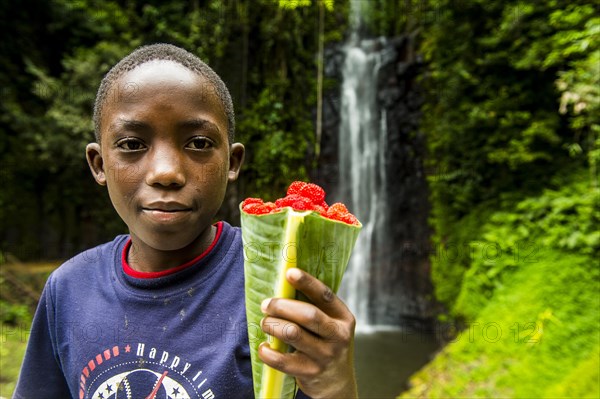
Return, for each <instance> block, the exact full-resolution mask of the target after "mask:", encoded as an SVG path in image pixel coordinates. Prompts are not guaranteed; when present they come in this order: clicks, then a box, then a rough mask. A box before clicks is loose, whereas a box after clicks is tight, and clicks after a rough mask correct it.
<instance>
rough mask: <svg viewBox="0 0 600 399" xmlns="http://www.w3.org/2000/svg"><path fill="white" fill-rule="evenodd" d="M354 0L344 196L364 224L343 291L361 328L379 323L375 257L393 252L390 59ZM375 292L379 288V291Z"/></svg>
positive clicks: (344, 99) (343, 120)
mask: <svg viewBox="0 0 600 399" xmlns="http://www.w3.org/2000/svg"><path fill="white" fill-rule="evenodd" d="M362 4H364V2H361V1H353V2H352V15H351V17H352V20H351V29H352V31H351V34H350V38H349V40H348V42H347V44H346V46H345V55H346V56H345V62H344V65H343V70H342V78H343V84H342V94H341V107H340V130H339V171H340V181H339V183H340V188H339V190H340V193H342V198H344V199H345V201H346V203H347V204H348V207H349V209H350V210H351V211H352V212H353V213H354V214H355V215H356V216H357V217H358V219H359V220H360V221H361V222H362V224H363V230H362V232H361V235H360V237H359V239H358V241H357V243H356V247H355V249H354V252H353V255H352V257H351V259H350V264H349V266H348V270H347V272H346V275H345V277H344V280H343V283H342V286H341V288H340V296H341V297H342V298H343V299H344V301H345V302H346V303H347V305H348V306H349V307H350V309H351V311H352V312H353V313H354V315H355V317H356V320H357V329H358V330H359V331H361V330H368V329H370V328H372V327H373V326H374V325H375V324H378V322H379V321H378V320H377V317H376V312H374V311H373V309H371V308H372V305H371V304H370V303H371V299H372V298H374V297H376V296H377V292H374V287H376V286H375V285H374V284H373V282H374V281H376V280H377V278H376V276H374V275H373V273H372V266H373V263H374V261H375V259H376V258H377V257H378V255H379V254H380V253H381V252H382V250H383V251H386V250H389V243H388V242H387V238H388V237H389V225H388V223H389V218H388V208H389V206H388V200H387V195H386V193H387V184H388V183H387V181H388V176H387V172H386V150H385V146H386V143H387V131H388V129H387V122H386V112H385V109H381V110H380V109H379V107H378V105H377V88H378V84H377V79H378V73H379V70H380V68H381V66H382V65H384V64H385V62H386V61H387V60H388V59H389V54H386V51H385V48H386V46H385V38H379V39H361V38H360V33H359V32H360V30H361V26H360V25H361V21H360V14H361V10H360V8H361V6H362ZM376 289H377V288H375V290H376Z"/></svg>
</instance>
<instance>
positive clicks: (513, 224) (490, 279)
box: [452, 173, 600, 320]
mask: <svg viewBox="0 0 600 399" xmlns="http://www.w3.org/2000/svg"><path fill="white" fill-rule="evenodd" d="M585 177H586V176H585V174H583V173H577V174H574V175H573V179H572V181H571V182H569V183H566V184H564V185H563V186H562V188H561V189H559V190H549V189H547V190H545V191H544V192H543V193H542V194H541V195H540V196H539V197H531V198H527V199H525V200H522V201H520V202H519V203H518V204H517V205H516V206H515V207H514V208H512V209H510V210H501V211H497V212H495V213H494V214H492V215H491V217H490V218H489V219H487V222H486V223H484V224H483V225H482V226H481V228H480V234H481V238H482V239H480V240H477V241H471V242H470V243H469V247H470V248H471V253H470V255H471V256H470V266H469V268H468V270H467V272H466V273H465V274H464V276H463V278H462V282H461V288H460V293H459V295H458V297H457V299H456V302H455V303H454V306H453V307H452V313H453V314H455V315H459V316H461V317H466V318H467V319H468V320H473V319H475V318H476V317H477V315H478V313H479V312H480V311H481V310H482V309H483V308H484V307H485V304H486V303H487V302H488V301H489V300H490V299H491V298H492V297H493V295H494V293H495V291H496V290H497V289H499V288H501V287H503V286H504V284H506V279H507V278H509V277H510V275H512V274H514V273H515V272H516V270H517V269H520V268H523V267H527V266H528V265H529V264H531V263H537V262H541V261H543V259H542V258H541V256H542V255H543V253H544V252H545V251H547V250H548V249H549V248H553V249H556V250H560V251H563V252H564V253H577V254H584V255H588V256H590V258H597V257H598V256H600V231H599V230H598V226H599V225H600V203H599V200H600V189H598V188H590V187H589V182H588V181H587V180H586V178H585Z"/></svg>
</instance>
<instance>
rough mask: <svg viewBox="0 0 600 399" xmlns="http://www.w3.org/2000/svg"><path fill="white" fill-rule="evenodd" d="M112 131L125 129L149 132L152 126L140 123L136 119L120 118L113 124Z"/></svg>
mask: <svg viewBox="0 0 600 399" xmlns="http://www.w3.org/2000/svg"><path fill="white" fill-rule="evenodd" d="M110 127H111V130H117V129H123V130H133V131H140V130H148V129H149V128H150V126H149V125H148V124H147V123H146V122H142V121H138V120H135V119H125V118H119V119H117V120H116V121H115V122H113V123H112V124H111V126H110Z"/></svg>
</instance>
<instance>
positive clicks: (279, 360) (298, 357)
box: [258, 342, 322, 378]
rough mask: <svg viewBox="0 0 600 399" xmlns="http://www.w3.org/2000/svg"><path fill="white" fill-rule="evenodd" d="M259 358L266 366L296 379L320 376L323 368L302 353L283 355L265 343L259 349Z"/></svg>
mask: <svg viewBox="0 0 600 399" xmlns="http://www.w3.org/2000/svg"><path fill="white" fill-rule="evenodd" d="M258 356H259V357H260V360H262V361H263V362H264V363H265V364H266V365H268V366H269V367H272V368H274V369H276V370H279V371H281V372H283V373H286V374H289V375H292V376H294V377H300V378H302V377H308V376H313V375H319V374H320V373H321V372H322V369H321V367H320V366H319V365H318V364H316V363H315V362H314V361H312V360H311V359H310V358H309V357H307V356H306V355H305V354H304V353H302V352H292V353H281V352H279V351H276V350H274V349H271V347H270V346H269V344H268V343H266V342H263V343H262V344H260V346H259V347H258Z"/></svg>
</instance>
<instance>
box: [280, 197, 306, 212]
mask: <svg viewBox="0 0 600 399" xmlns="http://www.w3.org/2000/svg"><path fill="white" fill-rule="evenodd" d="M275 206H277V208H284V207H286V206H290V207H292V209H294V210H297V211H307V210H309V209H311V208H312V203H311V202H310V200H309V199H308V198H304V197H302V196H300V195H298V194H291V195H287V196H285V197H283V198H279V199H278V200H277V201H275Z"/></svg>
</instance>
